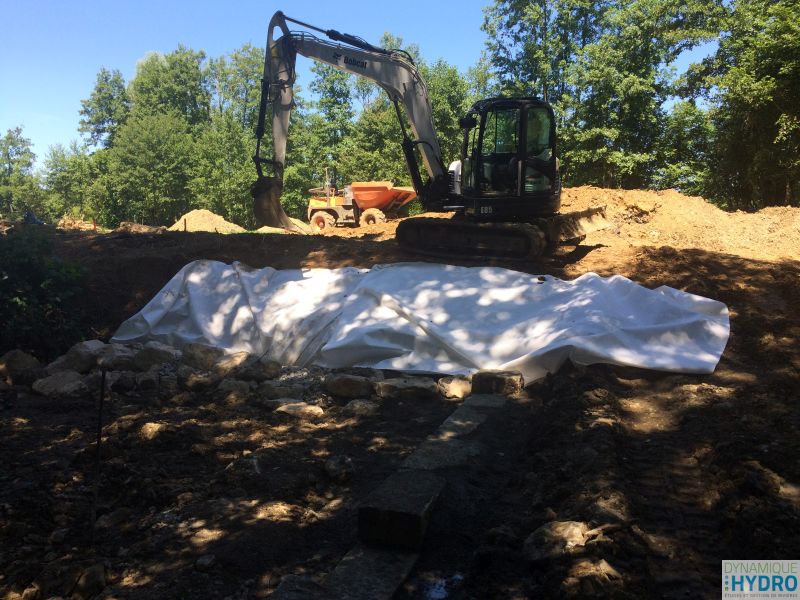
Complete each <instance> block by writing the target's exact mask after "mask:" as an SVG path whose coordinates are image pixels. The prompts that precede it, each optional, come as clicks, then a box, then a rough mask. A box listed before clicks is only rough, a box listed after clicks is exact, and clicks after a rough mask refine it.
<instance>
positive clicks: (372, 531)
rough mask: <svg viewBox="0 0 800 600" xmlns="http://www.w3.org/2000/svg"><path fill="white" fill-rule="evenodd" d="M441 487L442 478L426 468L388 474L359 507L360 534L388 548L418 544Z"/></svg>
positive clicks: (417, 546)
mask: <svg viewBox="0 0 800 600" xmlns="http://www.w3.org/2000/svg"><path fill="white" fill-rule="evenodd" d="M443 487H444V479H442V478H441V477H439V476H437V475H434V474H433V473H430V472H428V471H413V470H412V471H398V472H397V473H395V474H394V475H391V476H390V477H389V478H388V479H386V481H384V482H383V483H382V484H381V485H380V487H378V489H376V490H375V491H373V492H372V493H371V494H370V495H369V496H368V497H367V498H366V500H364V502H363V503H362V504H361V506H360V507H359V509H358V536H359V538H360V539H361V540H362V541H363V542H367V543H371V544H378V545H381V546H386V547H390V548H399V549H403V550H416V549H418V548H420V547H421V546H422V542H423V540H424V538H425V531H426V529H427V528H428V519H429V517H430V513H431V511H432V510H433V506H434V504H435V502H436V499H437V498H438V497H439V493H440V492H441V491H442V488H443Z"/></svg>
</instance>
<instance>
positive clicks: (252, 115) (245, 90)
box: [208, 44, 264, 131]
mask: <svg viewBox="0 0 800 600" xmlns="http://www.w3.org/2000/svg"><path fill="white" fill-rule="evenodd" d="M263 69H264V49H263V48H257V47H255V46H253V45H251V44H245V45H244V46H242V47H241V48H239V49H237V50H234V51H233V52H231V53H230V54H229V55H227V56H222V57H220V58H217V59H211V60H210V61H209V65H208V77H209V85H210V87H211V89H212V90H213V95H212V106H213V109H214V111H215V112H216V113H217V114H222V113H229V112H230V113H232V114H233V115H234V117H235V118H236V120H237V121H238V122H239V124H240V125H241V126H242V127H243V128H245V129H248V130H253V131H254V130H255V125H256V119H257V118H258V101H259V95H260V91H261V76H262V73H263Z"/></svg>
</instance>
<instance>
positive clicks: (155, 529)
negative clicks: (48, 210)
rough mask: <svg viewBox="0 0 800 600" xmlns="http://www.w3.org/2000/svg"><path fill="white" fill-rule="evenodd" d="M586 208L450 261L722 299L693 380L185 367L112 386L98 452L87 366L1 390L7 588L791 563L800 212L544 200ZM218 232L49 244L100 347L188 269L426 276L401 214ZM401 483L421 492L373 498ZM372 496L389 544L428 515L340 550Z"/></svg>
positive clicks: (583, 584)
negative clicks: (404, 517) (306, 230)
mask: <svg viewBox="0 0 800 600" xmlns="http://www.w3.org/2000/svg"><path fill="white" fill-rule="evenodd" d="M596 205H607V207H608V208H607V215H608V218H609V220H610V221H611V222H612V227H611V228H609V229H607V230H604V231H601V232H597V233H593V234H591V235H590V236H588V237H587V238H586V239H585V240H583V241H582V242H581V243H580V244H579V245H577V246H563V247H561V248H559V249H558V250H557V252H556V253H555V254H553V255H551V256H545V257H542V258H540V259H537V260H536V261H531V262H524V263H523V262H518V261H517V262H503V261H486V262H482V263H481V262H478V261H475V260H468V259H464V260H459V259H454V260H449V261H447V262H448V263H450V264H456V265H465V266H477V265H482V264H491V265H492V266H499V267H506V268H509V269H513V270H516V271H522V272H526V273H531V274H547V275H553V276H556V277H560V278H563V279H574V278H576V277H578V276H580V275H582V274H584V273H588V272H595V273H597V274H599V275H601V276H610V275H615V274H618V275H623V276H625V277H628V278H630V279H631V280H633V281H635V282H637V283H639V284H641V285H643V286H646V287H648V288H656V287H659V286H662V285H666V286H671V287H674V288H676V289H680V290H684V291H688V292H691V293H694V294H698V295H701V296H705V297H708V298H713V299H715V300H719V301H721V302H724V303H726V304H727V306H728V308H729V310H730V315H731V335H730V340H729V342H728V346H727V348H726V349H725V352H724V354H723V356H722V359H721V361H720V364H719V366H718V367H717V369H716V371H715V372H714V373H713V374H711V375H688V374H667V373H658V372H651V371H638V370H631V369H622V368H617V367H612V366H608V365H595V366H592V367H588V368H578V367H574V366H570V365H568V366H566V367H564V368H563V369H562V370H561V371H559V372H558V373H555V374H553V375H551V376H548V377H547V378H546V379H543V380H540V381H537V382H524V383H525V388H524V389H520V388H519V387H518V386H517V383H516V380H514V378H513V376H512V375H508V374H488V375H486V378H485V380H484V381H483V382H482V383H480V384H476V382H475V381H473V382H472V383H471V384H469V383H468V382H464V381H461V380H456V381H450V380H448V379H439V378H438V377H437V378H432V379H430V378H424V377H406V376H405V375H404V374H402V373H397V372H379V371H374V370H365V369H350V370H343V371H330V370H326V369H321V368H318V367H309V368H298V367H294V366H292V365H277V364H272V363H268V362H255V363H254V362H252V361H250V362H246V361H245V359H244V358H240V359H223V358H222V357H216V358H213V357H212V358H213V360H212V359H211V358H209V356H205V355H200V354H198V355H196V356H194V357H193V358H191V359H190V358H187V356H184V357H183V358H182V359H181V360H180V365H178V366H175V368H174V370H173V371H170V372H168V373H167V372H166V371H163V372H161V375H159V377H155V378H153V377H150V378H148V376H147V373H151V371H148V370H147V369H139V370H136V369H132V372H135V374H134V375H132V376H128V379H129V380H128V381H126V380H124V378H122V379H118V380H116V382H115V384H114V385H113V386H112V388H111V392H110V393H109V394H107V395H106V396H105V398H104V402H105V404H104V414H103V415H102V420H103V428H102V442H101V446H100V449H101V452H100V454H99V461H97V456H98V455H97V454H96V449H97V448H96V445H95V439H96V435H97V417H98V401H99V388H100V379H99V377H100V376H99V374H98V373H95V374H94V375H92V374H86V375H82V376H81V377H80V378H79V379H80V381H78V380H77V379H75V380H72V381H69V382H65V384H64V385H65V386H66V385H71V386H73V387H72V388H70V390H71V391H70V392H69V393H63V394H60V393H58V390H55V391H52V392H48V391H47V390H44V389H43V388H42V387H38V388H37V389H34V388H33V387H32V386H31V383H32V382H31V381H26V380H24V378H22V380H17V381H9V380H8V378H7V380H6V382H5V383H0V428H1V429H0V431H2V435H0V597H2V598H8V599H11V598H15V599H16V598H26V599H28V600H32V599H35V598H69V597H73V598H87V599H88V598H94V597H99V598H237V599H245V598H266V597H270V596H273V597H275V598H290V597H291V598H302V597H320V598H322V597H350V598H354V597H364V598H377V597H386V598H392V597H394V598H409V599H410V598H426V599H427V598H430V599H434V598H435V599H441V598H530V597H536V598H589V597H615V598H718V597H719V596H720V590H721V587H720V586H721V575H720V566H721V561H722V560H723V559H773V560H789V559H796V558H797V557H798V556H800V541H799V540H800V535H798V534H800V463H798V461H797V456H798V455H799V454H800V435H799V434H798V431H799V430H800V407H799V405H800V344H799V343H798V341H799V340H800V259H799V258H798V250H800V209H797V208H790V207H773V208H767V209H763V210H761V211H759V212H756V213H741V212H736V213H728V212H724V211H721V210H719V209H718V208H716V207H714V206H713V205H711V204H709V203H707V202H706V201H704V200H703V199H701V198H692V197H686V196H683V195H681V194H679V193H677V192H674V191H665V192H645V191H637V190H633V191H621V190H605V189H598V188H574V189H567V190H565V191H564V197H563V206H562V209H563V210H582V209H585V208H588V207H589V206H596ZM217 219H219V218H217ZM211 221H213V222H211V224H210V225H208V226H206V227H205V231H203V230H202V229H203V227H202V226H201V225H198V226H197V227H194V226H193V224H192V223H191V222H190V219H189V218H188V216H187V219H186V221H185V222H183V223H181V220H179V221H178V222H177V223H176V226H175V227H174V228H172V229H174V230H172V231H170V230H160V229H159V230H155V229H151V228H146V227H133V226H130V227H128V228H122V229H119V230H116V231H113V232H108V233H101V232H97V231H93V230H92V229H91V228H79V227H76V228H73V229H57V228H49V227H45V228H43V229H42V230H43V231H45V233H46V235H47V236H48V237H50V238H51V239H52V241H53V244H54V246H55V249H56V252H57V254H58V255H59V256H60V257H62V258H63V259H65V260H68V261H72V262H75V263H78V264H80V265H81V266H82V267H83V268H84V269H85V272H86V274H87V278H88V287H89V292H88V293H87V295H86V298H85V304H86V306H87V309H88V310H87V313H88V314H89V315H90V322H89V323H88V324H87V330H86V332H85V337H86V338H87V339H100V340H104V341H107V340H108V339H109V338H110V336H111V335H112V334H113V333H114V331H115V330H116V328H117V327H118V326H119V325H120V323H121V322H122V321H124V320H125V319H126V318H128V317H130V316H131V315H133V314H134V313H135V312H137V311H138V310H139V309H141V308H142V307H143V306H144V305H145V304H146V303H147V302H148V301H149V300H150V299H151V298H152V297H153V295H154V294H156V293H157V292H158V290H160V289H161V288H162V287H163V286H164V284H166V283H167V281H169V279H170V278H171V277H172V276H173V275H174V274H175V273H176V272H177V271H178V270H179V269H180V268H181V267H183V266H184V265H185V264H187V263H188V262H190V261H192V260H197V259H213V260H219V261H223V262H229V263H230V262H233V261H240V262H242V263H245V264H248V265H250V266H253V267H264V266H270V267H273V268H276V269H297V268H315V267H323V268H338V267H345V266H355V267H363V268H368V267H371V266H373V265H376V264H386V263H397V262H406V261H419V260H430V259H421V258H420V257H419V256H415V255H413V254H410V253H407V252H404V251H402V250H401V249H400V248H399V247H398V246H397V244H396V242H395V240H394V235H393V234H394V230H395V228H396V227H397V221H389V222H387V223H378V224H374V225H368V226H365V227H360V228H355V227H354V228H343V227H339V228H336V229H334V230H333V231H331V232H327V231H326V232H325V233H324V234H322V235H296V234H288V233H287V234H279V233H275V232H269V231H267V232H262V233H237V232H235V231H236V230H235V229H224V227H226V225H225V223H224V221H219V220H216V219H211ZM221 227H222V228H223V229H221ZM193 229H195V230H194V231H193ZM215 230H216V231H215ZM227 231H233V232H232V233H226V232H227ZM9 235H14V233H9ZM99 348H100V346H97V347H96V348H95V350H97V351H99V350H98V349H99ZM139 351H141V349H140V350H137V352H139ZM145 354H146V353H145ZM154 355H157V353H155V354H154V353H151V358H152V360H155V361H157V360H158V359H157V358H153V356H154ZM118 358H119V357H118ZM129 359H130V360H140V361H145V358H141V359H134V358H131V357H128V358H125V357H123V358H119V360H123V361H124V360H129ZM226 360H227V362H226ZM236 360H241V361H244V362H236ZM154 364H155V363H154ZM140 366H141V365H140ZM437 380H438V381H437ZM470 385H471V386H473V387H474V389H472V394H471V395H470V394H469V389H470ZM62 391H63V390H62ZM287 399H291V400H292V402H288V401H287ZM298 401H301V402H298ZM442 440H451V441H450V442H448V443H449V444H451V445H448V446H446V447H444V449H443V447H440V444H441V443H443V442H442ZM443 457H447V458H446V459H445V458H443ZM437 461H438V462H437ZM448 461H450V462H448ZM408 469H411V470H412V471H414V472H424V474H423V475H419V476H418V477H416V478H415V479H414V481H413V482H412V483H408V482H407V481H405V482H404V481H403V480H402V476H401V480H397V481H399V483H398V482H397V481H395V480H393V478H394V477H396V476H398V473H401V474H402V473H403V472H405V471H407V470H408ZM98 473H99V477H98ZM393 481H394V483H393ZM96 484H97V485H96ZM382 486H389V487H388V488H386V490H388V491H386V490H384V496H389V497H391V496H393V494H392V490H393V489H395V488H393V487H391V486H398V487H397V488H396V489H398V490H406V492H402V491H401V492H398V494H396V495H395V496H398V497H402V496H403V495H404V494H406V495H408V496H409V498H406V500H407V502H406V504H404V505H402V507H401V509H398V510H407V512H408V513H409V514H410V515H417V516H416V517H414V518H412V520H411V521H404V522H410V523H411V526H410V527H409V528H406V529H407V531H405V532H404V535H406V536H411V537H410V538H407V537H404V538H403V539H405V540H406V541H407V540H408V539H412V538H413V532H414V531H415V529H414V527H416V526H417V525H418V524H419V523H420V522H423V521H424V523H425V524H426V525H427V527H426V528H425V531H424V535H423V536H422V538H421V542H420V543H419V544H414V543H411V542H409V543H410V546H409V547H407V548H405V549H403V550H399V551H392V554H391V556H388V555H383V554H375V552H377V551H376V550H375V549H374V548H376V546H370V545H369V544H366V545H364V544H363V542H362V541H360V539H359V530H361V531H364V528H368V527H372V528H373V529H370V531H373V533H374V535H376V536H378V537H380V536H382V535H384V532H383V529H381V527H382V526H381V525H375V523H376V522H378V523H382V522H383V521H381V519H377V521H372V522H370V521H368V516H367V517H364V514H366V513H363V512H362V511H360V510H359V509H360V507H363V506H365V505H367V506H371V507H372V508H373V513H370V514H373V516H374V515H375V514H380V511H381V510H382V508H381V507H382V506H384V505H383V504H381V502H382V500H381V494H380V493H379V492H380V490H381V489H382ZM417 488H419V489H417ZM409 490H410V491H409ZM415 490H416V491H415ZM412 492H413V493H412ZM417 492H418V493H417ZM415 494H416V496H415ZM426 494H427V496H426ZM412 496H414V497H413V498H412ZM414 498H416V500H415V499H414ZM426 498H430V499H431V502H430V503H429V504H428V503H426V502H425V501H424V500H425V499H426ZM420 499H421V500H420ZM392 501H393V502H394V500H392ZM392 506H394V505H392ZM93 511H94V515H93V514H92V513H93ZM92 516H94V517H96V524H95V527H94V529H93V528H92V526H91V523H92ZM365 518H366V519H367V521H366V522H365V521H362V519H365ZM409 518H411V517H409ZM375 527H377V529H374V528H375ZM387 527H388V530H391V529H392V527H391V526H387ZM386 535H393V534H391V531H389V533H386ZM376 581H377V582H378V583H376ZM347 586H350V587H347ZM353 586H356V587H353ZM358 586H361V587H358ZM370 586H372V587H370ZM358 590H361V591H358ZM365 590H366V591H365ZM358 594H361V595H360V596H359V595H358Z"/></svg>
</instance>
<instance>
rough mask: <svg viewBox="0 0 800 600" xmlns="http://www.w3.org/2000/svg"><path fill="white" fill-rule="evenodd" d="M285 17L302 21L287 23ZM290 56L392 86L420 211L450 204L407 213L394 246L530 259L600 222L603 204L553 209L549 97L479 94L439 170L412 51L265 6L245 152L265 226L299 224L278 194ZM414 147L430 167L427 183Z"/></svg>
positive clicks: (557, 202) (557, 190)
mask: <svg viewBox="0 0 800 600" xmlns="http://www.w3.org/2000/svg"><path fill="white" fill-rule="evenodd" d="M289 23H293V24H295V25H299V26H301V27H303V28H305V30H304V31H293V30H290V28H289ZM318 34H321V35H323V36H325V38H327V39H322V38H321V37H320V36H319V35H318ZM276 36H277V37H276ZM298 54H299V55H301V56H304V57H307V58H310V59H312V60H316V61H319V62H322V63H325V64H328V65H330V66H332V67H334V68H336V69H338V70H340V71H344V72H346V73H351V74H354V75H358V76H360V77H364V78H366V79H368V80H370V81H372V82H374V83H376V84H377V85H378V86H379V87H381V88H382V89H383V90H384V91H385V92H386V93H387V94H388V96H389V99H390V100H391V102H392V104H393V105H394V108H395V112H396V113H397V118H398V121H399V122H400V129H401V131H402V140H401V144H400V146H401V149H402V152H403V155H404V157H405V161H406V164H407V166H408V170H409V174H410V176H411V181H412V184H413V186H414V190H415V191H416V193H417V196H418V197H419V198H420V200H421V201H422V204H423V206H424V208H425V210H426V211H429V212H452V213H453V217H452V218H432V217H416V218H409V219H405V220H403V221H402V222H401V223H400V224H399V225H398V227H397V232H396V238H397V241H398V243H399V244H400V246H401V247H402V248H405V249H407V250H409V251H413V252H416V253H422V254H428V255H433V256H458V257H473V258H483V257H492V258H508V259H531V258H535V257H537V256H540V255H541V254H543V253H545V252H546V251H548V250H549V249H552V248H553V247H554V246H555V245H557V244H559V243H562V242H573V241H580V240H581V239H583V237H584V236H585V235H587V234H588V233H591V232H593V231H597V230H599V229H603V228H605V227H607V226H608V222H607V221H606V220H605V207H595V208H590V209H588V210H585V211H580V212H571V213H560V212H559V210H560V207H561V182H560V178H559V172H558V167H559V160H558V145H557V136H556V126H555V116H554V114H553V109H552V107H551V106H550V104H548V103H547V102H546V101H544V100H542V99H540V98H536V97H515V98H488V99H484V100H480V101H478V102H475V103H474V104H473V106H472V107H471V108H470V110H469V111H468V112H467V114H466V115H465V116H464V117H463V118H461V119H460V121H459V125H460V127H461V129H462V131H463V141H462V149H461V159H460V160H457V161H454V162H453V163H451V164H450V165H448V166H447V168H446V167H445V165H444V163H443V161H442V153H441V149H440V146H439V141H438V138H437V135H436V129H435V126H434V121H433V112H432V108H431V103H430V98H429V96H428V91H427V87H426V85H425V82H424V81H423V79H422V77H421V75H420V73H419V70H418V69H417V67H416V65H415V64H414V61H413V60H412V58H411V56H410V55H408V54H407V53H406V52H404V51H402V50H391V49H385V48H379V47H377V46H374V45H372V44H370V43H368V42H366V41H365V40H363V39H362V38H360V37H357V36H354V35H351V34H347V33H340V32H338V31H336V30H334V29H327V30H326V29H321V28H319V27H315V26H313V25H310V24H308V23H304V22H302V21H299V20H297V19H293V18H290V17H288V16H286V15H284V14H283V13H282V12H281V11H278V12H276V13H275V14H274V15H273V17H272V19H271V20H270V23H269V28H268V31H267V46H266V56H265V60H264V75H263V79H262V86H261V101H260V104H259V114H258V123H257V127H256V151H255V154H254V156H253V160H254V162H255V165H256V171H257V173H258V179H257V181H256V182H255V183H254V184H253V186H252V188H251V193H252V195H253V200H254V213H255V216H256V219H257V220H258V221H259V222H260V223H261V224H266V225H271V226H277V227H286V228H289V229H292V228H294V227H295V226H294V224H293V223H292V222H291V221H290V220H289V218H288V217H287V215H286V214H285V213H284V212H283V209H282V208H281V204H280V196H281V193H282V190H283V171H284V166H285V164H286V146H287V135H288V130H289V116H290V113H291V110H292V108H293V85H294V82H295V78H296V72H295V63H296V59H297V55H298ZM401 105H402V108H403V110H404V112H405V115H406V117H407V119H408V123H409V124H410V129H411V132H410V133H411V135H409V131H408V130H407V129H406V126H405V124H404V121H403V119H402V113H401V108H400V106H401ZM270 106H271V109H272V111H271V112H272V129H271V132H272V143H273V155H272V158H266V157H262V156H261V145H262V139H263V137H264V133H265V130H266V127H265V121H266V116H267V111H268V107H270ZM416 151H418V152H419V154H420V156H421V159H422V163H423V165H424V168H425V171H426V172H427V175H428V177H427V179H426V180H425V181H423V178H422V174H421V172H420V169H419V163H418V161H417V157H416ZM265 168H269V169H271V173H272V174H271V175H268V174H267V173H266V172H265Z"/></svg>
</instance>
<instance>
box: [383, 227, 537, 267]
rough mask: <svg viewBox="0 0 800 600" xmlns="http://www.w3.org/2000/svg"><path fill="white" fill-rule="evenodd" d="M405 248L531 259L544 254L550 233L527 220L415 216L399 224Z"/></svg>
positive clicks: (443, 254) (429, 252)
mask: <svg viewBox="0 0 800 600" xmlns="http://www.w3.org/2000/svg"><path fill="white" fill-rule="evenodd" d="M396 237H397V242H398V243H399V244H400V247H401V248H403V249H404V250H408V251H410V252H414V253H417V254H426V255H428V256H439V257H453V256H456V257H464V258H512V259H520V260H522V259H531V258H536V257H537V256H540V255H541V254H543V253H544V251H545V248H546V247H547V236H546V235H545V233H544V231H542V229H541V228H539V227H537V226H536V225H530V224H527V223H469V222H465V221H457V220H453V219H438V218H429V217H421V218H413V219H406V220H404V221H402V222H401V223H400V224H399V225H398V226H397V234H396Z"/></svg>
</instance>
